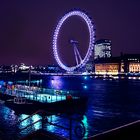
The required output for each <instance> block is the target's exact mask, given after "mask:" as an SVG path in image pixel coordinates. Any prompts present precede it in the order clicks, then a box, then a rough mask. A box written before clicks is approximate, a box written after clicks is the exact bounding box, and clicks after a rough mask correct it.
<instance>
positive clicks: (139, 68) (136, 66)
mask: <svg viewBox="0 0 140 140" xmlns="http://www.w3.org/2000/svg"><path fill="white" fill-rule="evenodd" d="M129 72H140V63H129Z"/></svg>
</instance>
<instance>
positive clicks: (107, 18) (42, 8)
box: [0, 0, 140, 65]
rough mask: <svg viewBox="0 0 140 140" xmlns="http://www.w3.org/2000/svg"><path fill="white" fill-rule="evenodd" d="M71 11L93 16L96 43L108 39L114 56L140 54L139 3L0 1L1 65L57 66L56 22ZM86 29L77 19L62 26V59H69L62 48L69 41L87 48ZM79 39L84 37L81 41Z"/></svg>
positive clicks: (117, 0)
mask: <svg viewBox="0 0 140 140" xmlns="http://www.w3.org/2000/svg"><path fill="white" fill-rule="evenodd" d="M74 8H77V9H81V10H85V11H87V12H88V14H89V16H90V17H92V20H93V22H94V25H95V28H96V40H98V39H102V38H106V39H111V41H112V54H113V56H119V55H120V52H123V53H140V1H139V0H50V1H49V0H17V1H15V0H0V64H20V63H21V62H24V63H25V64H27V65H30V64H33V65H38V64H42V65H47V64H56V61H55V59H54V57H53V52H52V37H53V32H54V29H55V27H56V24H57V22H58V21H59V19H60V18H61V17H62V16H63V15H64V14H66V13H67V12H68V11H70V10H71V9H74ZM76 20H79V21H76ZM69 22H70V23H69ZM73 22H77V23H73ZM78 24H79V25H80V26H78V27H77V25H78ZM73 25H75V26H74V27H73ZM82 26H83V28H82ZM85 27H86V26H84V22H82V21H81V19H78V18H77V19H72V18H71V20H69V21H68V22H66V24H64V27H63V29H62V31H61V34H60V35H61V38H60V39H59V44H62V46H61V48H60V53H61V57H63V58H66V59H67V58H70V56H69V54H68V51H65V53H64V51H63V48H62V47H64V50H66V47H65V46H67V43H68V40H69V39H72V38H73V39H77V40H78V41H79V42H80V43H79V44H80V45H81V46H82V45H85V46H86V44H87V41H88V34H87V33H86V32H87V31H86V28H85ZM80 28H81V29H80ZM76 30H77V31H78V32H76V33H75V31H76ZM74 33H75V34H74ZM84 35H85V36H84ZM82 38H86V39H85V41H84V42H83V39H82ZM84 43H85V44H84ZM83 48H84V47H83ZM85 48H86V47H85ZM86 49H87V48H86ZM81 50H82V49H81ZM82 51H83V52H84V51H85V50H82ZM81 53H82V52H81ZM70 59H71V58H70ZM66 61H67V62H68V61H69V60H66Z"/></svg>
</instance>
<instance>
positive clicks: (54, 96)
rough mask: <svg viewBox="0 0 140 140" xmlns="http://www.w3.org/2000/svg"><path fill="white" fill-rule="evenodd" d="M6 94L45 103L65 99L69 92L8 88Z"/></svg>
mask: <svg viewBox="0 0 140 140" xmlns="http://www.w3.org/2000/svg"><path fill="white" fill-rule="evenodd" d="M5 94H8V95H11V96H18V97H25V98H27V99H29V100H34V101H39V102H43V103H52V102H57V101H64V100H66V99H67V96H68V95H70V94H69V93H67V94H64V93H61V92H60V91H59V90H53V92H51V93H48V92H43V93H42V92H40V90H26V89H16V88H15V89H14V90H13V89H6V91H5ZM72 98H73V99H78V98H79V97H78V96H72Z"/></svg>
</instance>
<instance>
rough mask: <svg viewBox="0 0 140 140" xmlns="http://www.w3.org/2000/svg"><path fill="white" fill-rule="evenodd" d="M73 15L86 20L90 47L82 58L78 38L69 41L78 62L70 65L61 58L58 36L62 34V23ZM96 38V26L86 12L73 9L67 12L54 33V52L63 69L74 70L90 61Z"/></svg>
mask: <svg viewBox="0 0 140 140" xmlns="http://www.w3.org/2000/svg"><path fill="white" fill-rule="evenodd" d="M72 16H78V17H80V18H82V19H83V20H84V21H85V23H86V26H87V28H88V34H89V42H88V48H87V50H86V53H85V56H84V57H83V58H82V56H81V55H80V52H79V49H78V44H79V42H78V41H77V40H72V39H71V40H70V41H69V42H70V44H71V46H72V48H73V53H74V56H75V61H76V64H75V65H73V66H69V67H68V66H67V64H64V63H63V62H62V60H61V57H60V54H59V45H58V37H59V34H60V29H61V28H62V25H63V24H64V22H65V21H66V20H67V19H69V18H70V17H72ZM94 40H95V32H94V27H93V24H92V21H91V19H90V18H89V17H88V16H87V14H86V13H84V12H82V11H77V10H76V11H71V12H68V13H67V14H65V15H64V16H63V17H62V18H61V19H60V21H59V22H58V24H57V26H56V29H55V31H54V35H53V53H54V57H55V59H56V61H57V63H58V65H59V66H60V67H61V68H62V69H64V70H66V71H68V72H73V71H74V70H76V69H78V68H81V67H83V66H84V65H85V64H86V63H87V62H88V60H89V58H90V56H91V54H92V50H93V47H94Z"/></svg>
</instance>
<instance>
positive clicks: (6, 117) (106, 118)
mask: <svg viewBox="0 0 140 140" xmlns="http://www.w3.org/2000/svg"><path fill="white" fill-rule="evenodd" d="M58 81H59V82H58ZM60 81H61V82H60ZM44 83H45V82H44ZM56 83H57V84H56ZM51 84H52V85H51ZM44 85H45V86H46V87H49V88H53V89H60V90H62V89H68V90H79V92H80V94H84V95H87V96H88V97H89V98H88V105H87V110H86V111H85V112H84V113H83V114H82V115H83V118H82V122H83V123H84V125H85V128H86V133H85V138H86V137H87V136H90V135H93V134H97V133H99V132H103V131H106V130H108V129H111V128H114V127H118V126H120V125H123V124H125V123H129V122H131V121H135V120H137V119H140V111H139V108H140V94H139V88H140V80H137V79H134V80H133V79H130V80H129V79H128V80H126V79H122V80H120V79H116V80H114V79H112V80H108V79H105V80H103V79H95V78H92V77H86V78H85V77H78V78H75V77H58V76H57V77H54V76H53V78H50V79H49V80H46V83H45V84H44ZM85 85H86V86H87V87H88V88H84V86H85ZM55 86H56V87H55ZM74 94H76V93H74ZM0 114H1V115H0V122H1V123H0V126H1V128H2V127H3V128H4V129H5V130H8V131H9V132H10V133H12V131H15V130H14V129H12V130H11V128H13V127H12V126H14V125H15V124H16V122H17V120H18V119H23V118H24V117H27V115H25V114H22V115H19V116H17V115H15V112H14V111H12V110H11V109H9V108H7V107H5V106H4V105H0ZM38 119H40V116H39V115H37V116H33V117H32V118H31V119H29V120H26V121H25V122H23V123H22V124H21V126H20V127H24V126H26V125H27V124H28V123H31V122H34V121H36V120H38ZM48 119H49V120H50V119H52V120H53V121H54V122H55V123H60V124H63V125H64V126H66V125H68V122H67V120H66V119H64V118H60V117H57V116H56V115H53V116H52V118H50V117H48ZM75 125H76V124H75ZM40 127H41V123H37V124H35V125H34V126H33V127H32V129H34V130H37V129H39V128H40ZM45 128H46V130H49V131H51V132H56V133H59V134H61V135H63V136H67V137H68V135H69V133H67V132H65V130H62V129H60V130H59V129H58V128H57V127H54V126H52V125H46V126H45ZM9 132H7V133H9ZM24 132H25V133H27V132H26V131H24Z"/></svg>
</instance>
